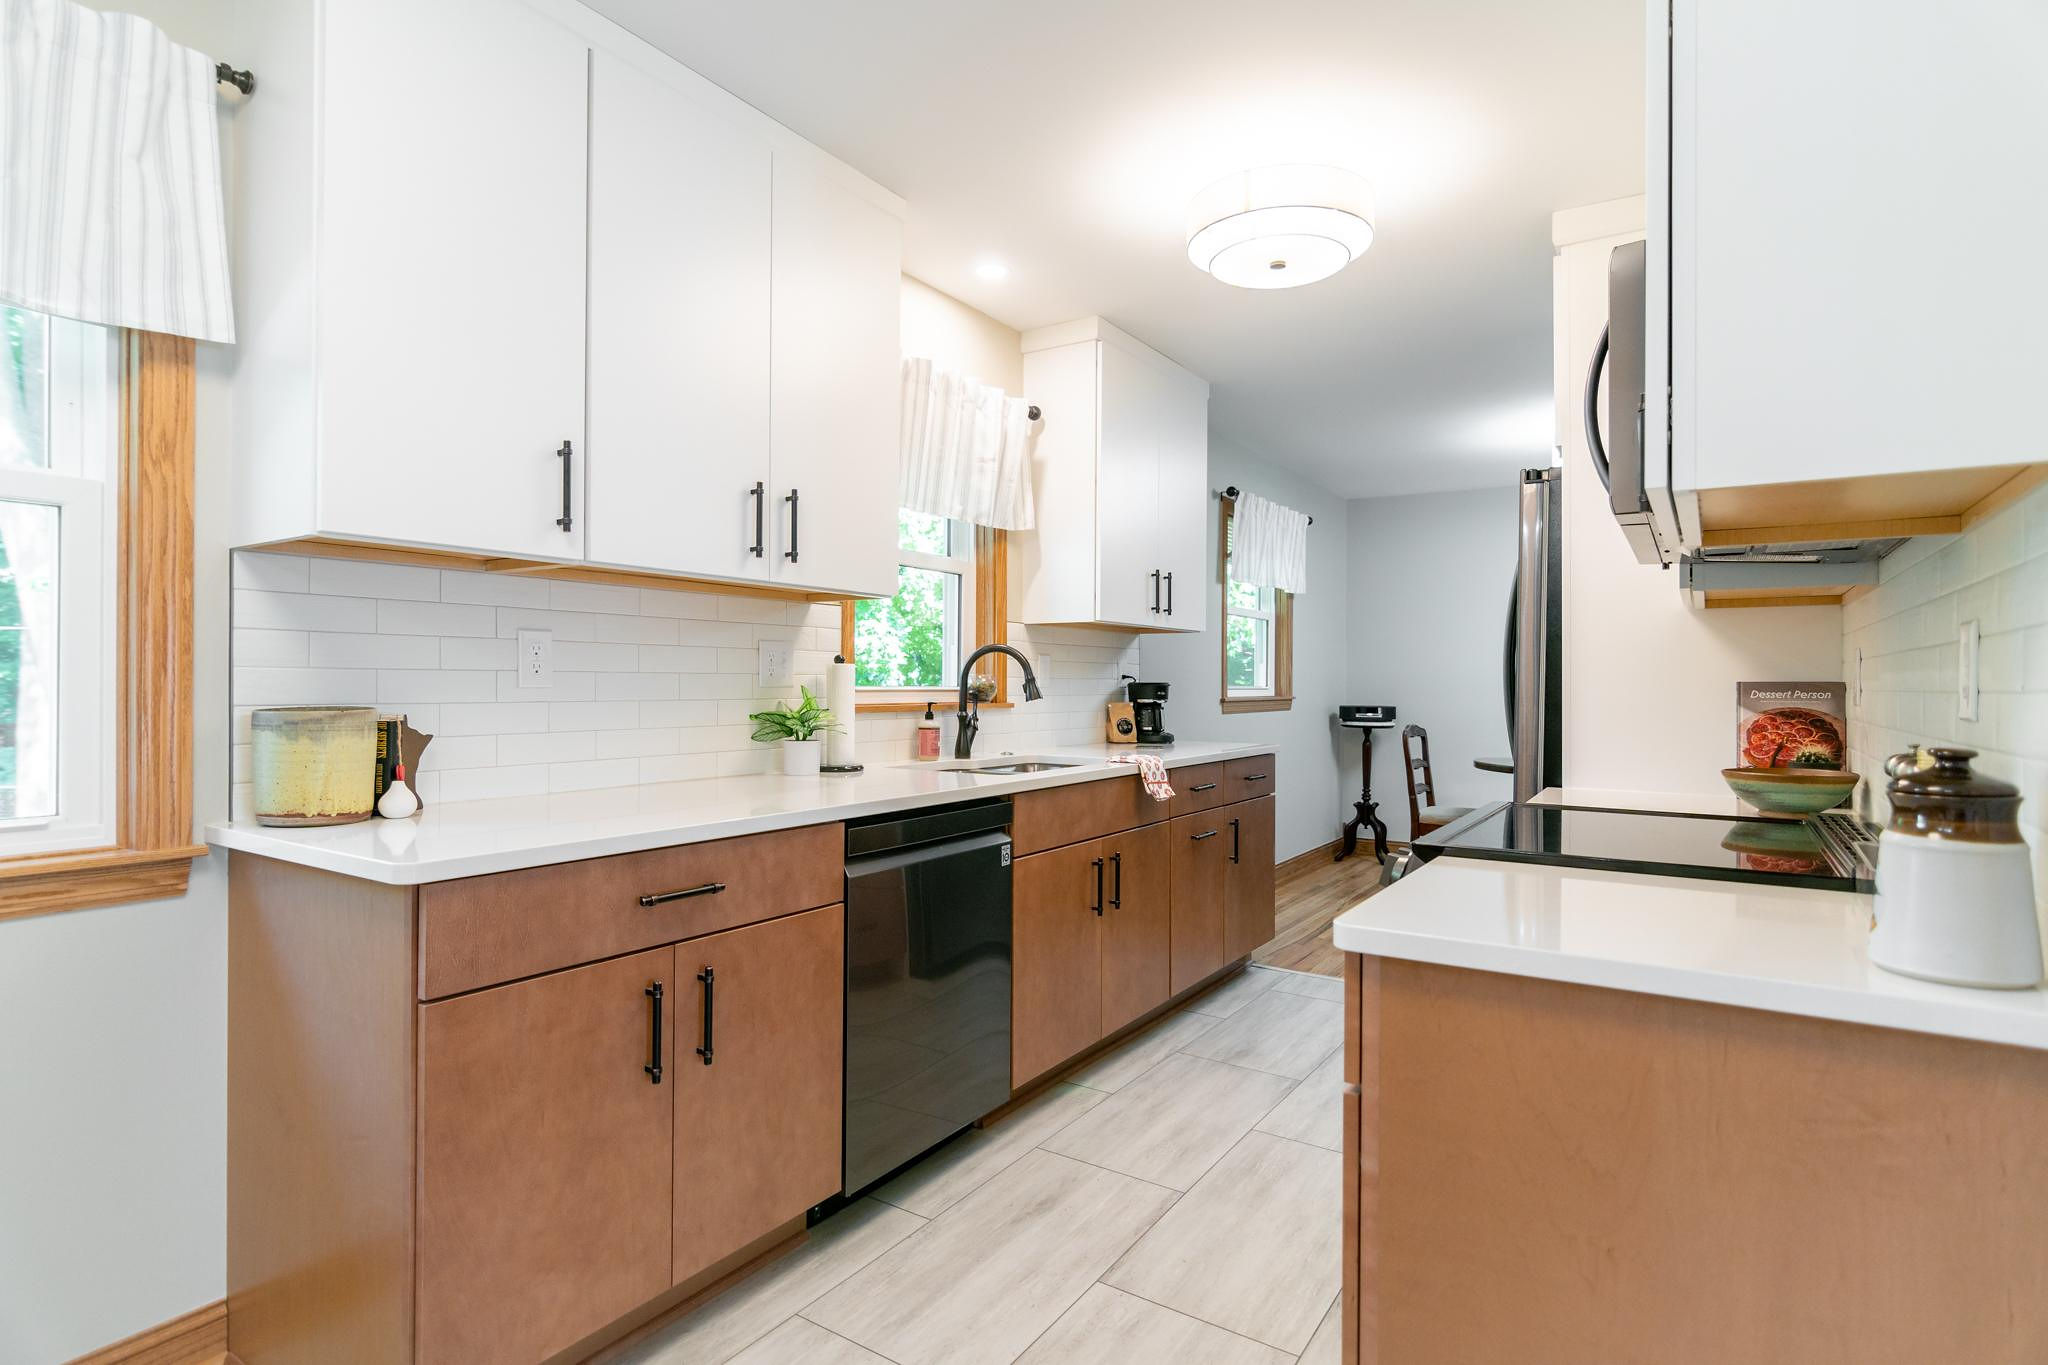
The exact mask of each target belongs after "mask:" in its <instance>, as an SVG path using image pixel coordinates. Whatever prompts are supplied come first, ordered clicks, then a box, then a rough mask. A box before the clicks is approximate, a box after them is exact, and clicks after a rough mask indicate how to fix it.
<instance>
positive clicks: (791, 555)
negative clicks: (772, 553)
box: [782, 488, 797, 564]
mask: <svg viewBox="0 0 2048 1365" xmlns="http://www.w3.org/2000/svg"><path fill="white" fill-rule="evenodd" d="M783 501H784V502H786V503H788V504H789V548H788V549H787V550H784V551H783V552H782V557H783V558H784V559H786V560H788V561H789V562H790V563H792V564H794V563H796V544H797V542H796V490H795V489H794V488H792V489H790V490H789V496H788V497H786V498H784V499H783Z"/></svg>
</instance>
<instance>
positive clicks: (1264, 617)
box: [1217, 498, 1294, 713]
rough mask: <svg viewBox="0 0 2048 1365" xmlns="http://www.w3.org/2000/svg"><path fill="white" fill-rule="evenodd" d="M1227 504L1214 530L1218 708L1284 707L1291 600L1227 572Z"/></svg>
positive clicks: (1289, 675)
mask: <svg viewBox="0 0 2048 1365" xmlns="http://www.w3.org/2000/svg"><path fill="white" fill-rule="evenodd" d="M1231 507H1232V503H1231V500H1230V499H1229V498H1225V499H1223V514H1222V523H1221V526H1220V528H1219V530H1218V533H1217V544H1218V545H1219V546H1220V547H1221V548H1220V552H1219V557H1220V558H1221V560H1222V565H1221V569H1220V573H1219V575H1218V576H1219V577H1220V578H1221V579H1222V581H1223V710H1224V711H1225V712H1226V713H1229V712H1232V711H1285V710H1287V709H1288V708H1289V707H1291V706H1292V705H1293V704H1294V603H1293V599H1292V596H1291V595H1290V594H1288V593H1284V592H1281V591H1279V590H1278V589H1277V588H1259V587H1254V586H1252V585H1251V584H1249V583H1240V582H1238V581H1237V580H1236V579H1234V578H1232V577H1231V576H1230V546H1231Z"/></svg>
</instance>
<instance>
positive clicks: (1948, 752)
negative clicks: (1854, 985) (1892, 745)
mask: <svg viewBox="0 0 2048 1365" xmlns="http://www.w3.org/2000/svg"><path fill="white" fill-rule="evenodd" d="M1976 756H1977V753H1976V750H1974V749H1955V748H1929V749H1925V750H1916V751H1914V752H1912V753H1908V754H1899V755H1897V756H1895V757H1893V758H1891V759H1890V760H1888V761H1887V762H1886V763H1885V765H1884V770H1885V773H1886V775H1887V776H1889V777H1890V778H1891V782H1890V784H1889V785H1888V786H1887V788H1886V794H1887V795H1889V796H1890V798H1891V803H1892V818H1891V824H1890V825H1889V827H1887V828H1886V830H1885V832H1884V833H1883V834H1882V835H1881V836H1879V838H1878V852H1877V901H1876V907H1875V908H1876V923H1875V925H1874V926H1873V927H1872V928H1871V931H1870V960H1871V961H1872V962H1874V963H1875V964H1877V965H1878V966H1880V967H1883V968H1884V969H1885V970H1887V971H1893V972H1898V973H1900V974H1901V975H1904V976H1917V977H1920V978H1922V979H1923V980H1927V981H1940V982H1944V983H1946V984H1948V985H1952V986H1990V987H1997V988H2003V989H2008V990H2011V989H2024V988H2026V987H2030V986H2033V985H2035V984H2036V983H2038V982H2039V981H2040V980H2041V932H2040V925H2039V922H2038V921H2037V920H2036V918H2035V911H2034V882H2033V868H2032V865H2031V862H2030V859H2029V854H2028V852H2027V846H2026V844H2025V843H2024V842H2022V840H2021V838H2020V827H2019V820H2018V816H2019V808H2020V794H2019V791H2018V790H2017V789H2016V788H2014V787H2013V786H2012V784H2011V783H2009V782H2001V781H1999V780H1998V779H1997V778H1995V777H1987V776H1984V775H1982V774H1980V773H1977V772H1975V771H1973V770H1972V769H1971V767H1970V760H1971V759H1973V758H1975V757H1976Z"/></svg>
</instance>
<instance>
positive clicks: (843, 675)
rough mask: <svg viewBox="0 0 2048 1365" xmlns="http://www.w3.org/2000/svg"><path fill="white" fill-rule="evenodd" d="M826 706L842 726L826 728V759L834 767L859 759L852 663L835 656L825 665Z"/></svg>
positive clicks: (834, 719)
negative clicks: (855, 727) (855, 728)
mask: <svg viewBox="0 0 2048 1365" xmlns="http://www.w3.org/2000/svg"><path fill="white" fill-rule="evenodd" d="M825 709H826V710H828V711H830V712H831V713H832V721H833V724H835V725H837V726H838V727H839V728H838V729H836V730H827V731H826V732H825V762H826V763H828V764H830V765H831V766H833V767H835V768H836V767H843V766H845V765H846V764H849V763H857V762H859V761H860V760H858V759H856V758H855V757H854V756H853V755H854V747H853V665H852V664H849V663H844V662H841V661H840V660H838V659H837V658H835V659H834V660H833V662H831V663H829V664H826V665H825Z"/></svg>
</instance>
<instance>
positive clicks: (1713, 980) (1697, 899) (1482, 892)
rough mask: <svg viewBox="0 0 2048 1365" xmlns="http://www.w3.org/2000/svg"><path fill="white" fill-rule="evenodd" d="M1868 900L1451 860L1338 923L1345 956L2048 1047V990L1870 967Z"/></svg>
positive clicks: (1375, 898)
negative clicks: (1957, 982)
mask: <svg viewBox="0 0 2048 1365" xmlns="http://www.w3.org/2000/svg"><path fill="white" fill-rule="evenodd" d="M1870 908H1871V898H1870V897H1869V896H1865V895H1860V894H1858V893H1855V892H1850V891H1811V890H1804V889H1800V888H1796V887H1774V886H1764V885H1758V884H1756V883H1751V882H1716V881H1704V880H1699V879H1696V878H1687V877H1656V876H1648V875H1644V874H1640V873H1625V872H1597V871H1592V870H1590V869H1581V868H1568V867H1549V866H1539V865H1534V864H1524V863H1507V862H1491V861H1486V860H1482V859H1476V858H1455V857H1443V858H1438V859H1436V860H1435V861H1433V862H1431V863H1429V864H1427V865H1425V866H1423V867H1421V868H1418V869H1417V870H1416V871H1414V872H1412V873H1410V874H1409V875H1408V876H1406V877H1403V878H1402V879H1401V880H1400V881H1398V882H1396V883H1394V885H1392V886H1390V887H1388V888H1387V889H1385V890H1384V891H1381V892H1380V893H1378V894H1377V895H1375V896H1373V897H1372V898H1371V899H1370V900H1366V901H1363V902H1361V903H1359V904H1358V905H1356V906H1354V907H1352V908H1351V909H1350V910H1347V911H1346V912H1345V913H1344V914H1343V915H1341V916H1339V917H1338V919H1337V922H1336V925H1335V929H1334V937H1335V941H1336V944H1337V946H1338V947H1339V948H1341V949H1343V950H1344V951H1346V952H1352V953H1369V954H1374V955H1376V956H1380V957H1390V958H1402V959H1406V960H1408V961H1412V962H1433V963H1437V964H1439V965H1442V966H1447V967H1468V968H1472V969H1475V970H1478V971H1487V972H1505V973H1508V974H1510V975H1513V976H1529V977H1542V978H1546V979H1548V980H1552V981H1570V982H1576V983H1578V984H1580V985H1586V986H1604V987H1607V988H1610V989H1613V990H1624V991H1640V992H1644V993H1646V994H1650V995H1665V996H1674V997H1677V998H1680V999H1686V1000H1704V1001H1710V1002H1712V1003H1715V1004H1722V1005H1737V1006H1741V1007H1744V1008H1747V1009H1760V1010H1773V1011H1776V1012H1778V1013H1781V1014H1802V1015H1808V1016H1810V1017H1813V1018H1817V1019H1837V1020H1841V1021H1844V1022H1846V1023H1852V1024H1872V1025H1876V1026H1877V1027H1880V1028H1895V1029H1906V1030H1909V1031H1912V1032H1915V1033H1932V1034H1946V1035H1948V1036H1950V1037H1955V1038H1970V1039H1975V1040H1978V1041H1980V1042H1987V1043H2006V1044H2010V1045H2012V1046H2015V1047H2032V1048H2042V1049H2048V989H2042V988H2039V987H2036V988H2035V989H2033V990H2025V991H1991V990H1970V989H1967V988H1964V987H1960V986H1939V985H1935V984H1934V983H1932V982H1926V981H1917V980H1913V979H1911V978H1909V977H1903V976H1894V975H1893V974H1892V973H1890V972H1887V971H1885V970H1883V969H1882V968H1879V967H1875V966H1872V965H1871V962H1870V953H1869V939H1870V933H1869V929H1870Z"/></svg>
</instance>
